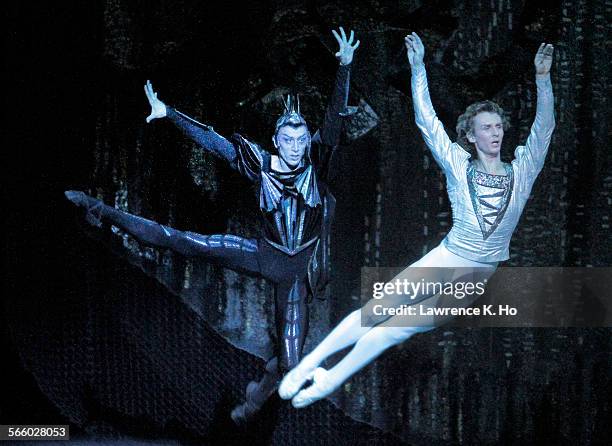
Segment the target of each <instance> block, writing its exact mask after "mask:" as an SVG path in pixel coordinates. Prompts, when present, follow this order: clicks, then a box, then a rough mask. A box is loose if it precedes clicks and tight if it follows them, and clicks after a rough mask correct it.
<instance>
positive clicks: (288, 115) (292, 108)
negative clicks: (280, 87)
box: [274, 94, 306, 134]
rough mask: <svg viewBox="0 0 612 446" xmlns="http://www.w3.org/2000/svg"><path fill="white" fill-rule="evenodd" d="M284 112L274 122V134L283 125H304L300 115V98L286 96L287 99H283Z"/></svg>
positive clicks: (304, 121)
mask: <svg viewBox="0 0 612 446" xmlns="http://www.w3.org/2000/svg"><path fill="white" fill-rule="evenodd" d="M283 104H284V106H285V112H284V113H283V114H282V115H281V117H280V118H278V120H277V121H276V129H275V130H274V134H276V133H278V130H279V129H280V128H281V127H282V126H284V125H291V126H300V125H306V120H305V119H304V117H303V116H302V115H301V113H300V97H299V96H297V95H295V96H294V95H291V94H289V95H287V99H286V100H285V98H283Z"/></svg>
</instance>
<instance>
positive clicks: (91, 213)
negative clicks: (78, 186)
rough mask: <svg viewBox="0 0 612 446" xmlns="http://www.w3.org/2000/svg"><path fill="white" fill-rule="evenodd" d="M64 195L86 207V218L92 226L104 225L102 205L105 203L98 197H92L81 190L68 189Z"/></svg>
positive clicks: (79, 205) (76, 203) (78, 204)
mask: <svg viewBox="0 0 612 446" xmlns="http://www.w3.org/2000/svg"><path fill="white" fill-rule="evenodd" d="M64 195H65V196H66V198H67V199H68V200H70V201H71V202H72V203H74V204H75V205H77V206H78V207H82V208H85V219H86V220H87V223H89V224H90V225H92V226H97V227H101V226H102V221H101V218H102V215H101V213H102V207H103V206H104V203H102V201H100V200H98V199H97V198H93V197H90V196H89V195H87V194H85V192H82V191H80V190H67V191H65V192H64Z"/></svg>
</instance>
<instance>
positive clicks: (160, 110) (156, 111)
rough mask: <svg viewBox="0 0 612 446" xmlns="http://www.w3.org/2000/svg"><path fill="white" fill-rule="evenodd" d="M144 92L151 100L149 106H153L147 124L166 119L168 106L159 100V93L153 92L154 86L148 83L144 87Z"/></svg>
mask: <svg viewBox="0 0 612 446" xmlns="http://www.w3.org/2000/svg"><path fill="white" fill-rule="evenodd" d="M144 90H145V94H146V95H147V99H148V100H149V104H150V105H151V114H150V115H149V116H147V123H149V122H151V121H153V120H154V119H157V118H165V117H166V104H164V103H163V102H162V101H160V100H159V99H157V93H155V92H154V91H153V85H151V81H147V83H146V84H145V86H144Z"/></svg>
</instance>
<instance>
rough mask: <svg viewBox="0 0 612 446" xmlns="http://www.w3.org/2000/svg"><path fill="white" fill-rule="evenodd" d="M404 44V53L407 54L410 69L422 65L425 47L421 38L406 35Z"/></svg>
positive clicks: (413, 34) (414, 35)
mask: <svg viewBox="0 0 612 446" xmlns="http://www.w3.org/2000/svg"><path fill="white" fill-rule="evenodd" d="M404 43H405V44H406V51H407V52H408V62H410V66H411V67H412V68H416V67H418V66H420V65H423V58H424V57H425V47H424V46H423V42H422V41H421V38H420V37H419V36H418V35H417V33H414V32H413V33H411V34H408V35H407V36H406V37H404Z"/></svg>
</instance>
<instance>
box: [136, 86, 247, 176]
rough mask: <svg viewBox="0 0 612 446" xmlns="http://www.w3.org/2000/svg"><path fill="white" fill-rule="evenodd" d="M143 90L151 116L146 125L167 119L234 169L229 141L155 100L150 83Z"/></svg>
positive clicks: (233, 156) (209, 127)
mask: <svg viewBox="0 0 612 446" xmlns="http://www.w3.org/2000/svg"><path fill="white" fill-rule="evenodd" d="M144 90H145V94H146V95H147V99H148V100H149V104H150V105H151V114H149V116H147V118H146V121H147V123H149V122H151V121H152V120H154V119H159V118H165V117H167V118H168V119H170V120H171V121H172V122H173V123H174V124H175V125H176V126H177V127H178V128H180V129H181V130H182V131H183V133H185V135H187V136H188V137H189V138H191V139H192V140H193V141H195V143H196V144H198V145H199V146H200V147H201V148H203V149H204V150H206V151H209V152H211V153H212V154H214V155H216V156H218V157H220V158H222V159H224V160H226V161H227V162H229V163H230V165H232V167H235V161H236V149H235V147H234V145H233V144H232V143H231V142H230V141H228V140H227V139H225V138H224V137H223V136H221V135H219V134H218V133H216V132H215V131H214V130H213V128H212V127H211V126H209V125H206V124H202V123H200V122H198V121H196V120H195V119H192V118H190V117H189V116H187V115H185V114H183V113H181V112H180V111H178V110H175V109H173V108H172V107H168V106H166V104H164V103H163V102H162V101H161V100H159V99H158V98H157V93H156V92H155V91H154V90H153V85H151V82H150V81H147V83H146V84H145V86H144Z"/></svg>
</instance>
